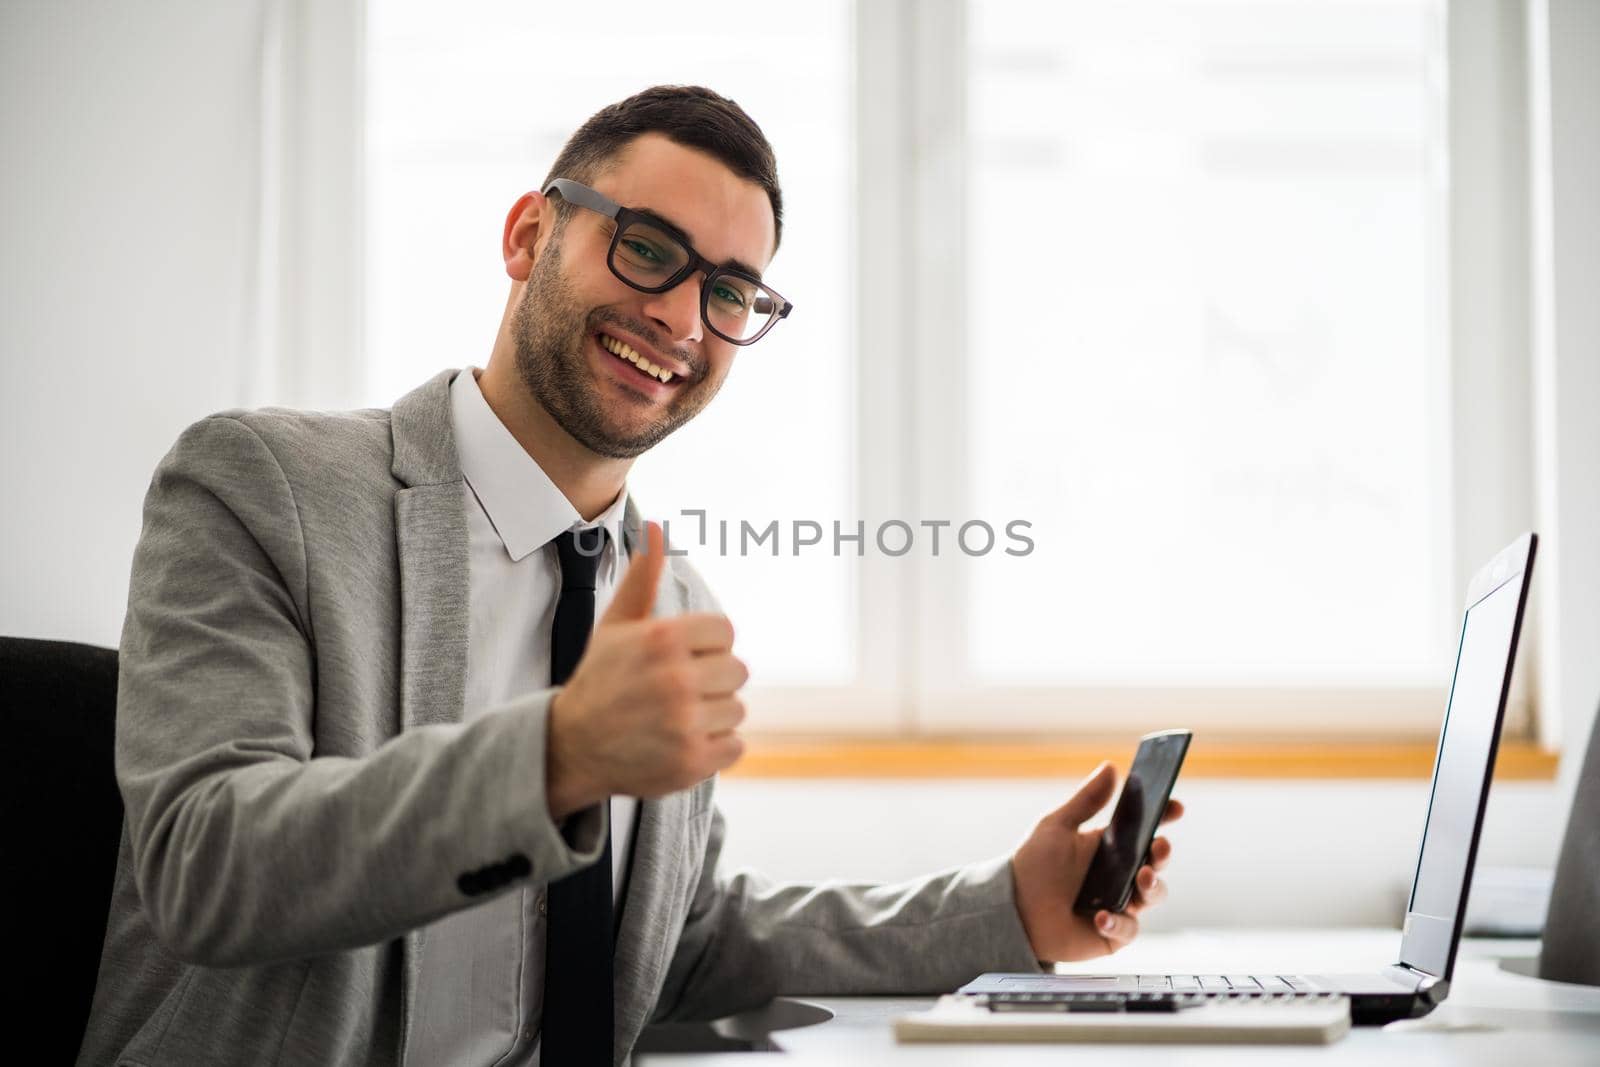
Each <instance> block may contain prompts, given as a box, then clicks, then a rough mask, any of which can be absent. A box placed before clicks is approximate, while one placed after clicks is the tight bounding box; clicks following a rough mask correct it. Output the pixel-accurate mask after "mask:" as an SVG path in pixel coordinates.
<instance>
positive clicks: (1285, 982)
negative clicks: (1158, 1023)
mask: <svg viewBox="0 0 1600 1067" xmlns="http://www.w3.org/2000/svg"><path fill="white" fill-rule="evenodd" d="M1145 990H1158V991H1159V990H1172V991H1173V992H1177V993H1233V994H1238V993H1248V994H1258V993H1311V992H1315V990H1314V989H1313V988H1312V986H1311V983H1310V982H1308V981H1306V980H1305V979H1304V978H1302V977H1301V976H1299V975H1285V974H1141V975H1140V976H1139V991H1140V992H1144V991H1145Z"/></svg>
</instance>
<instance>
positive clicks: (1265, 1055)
mask: <svg viewBox="0 0 1600 1067" xmlns="http://www.w3.org/2000/svg"><path fill="white" fill-rule="evenodd" d="M1399 943H1400V936H1399V934H1398V933H1397V932H1396V931H1393V930H1284V931H1260V930H1217V931H1205V932H1190V933H1178V934H1152V935H1147V936H1145V937H1143V938H1141V939H1140V940H1139V941H1138V942H1137V943H1136V944H1134V945H1132V946H1130V947H1129V948H1128V949H1126V950H1125V951H1123V952H1122V953H1120V954H1118V955H1117V956H1115V957H1112V958H1110V959H1105V960H1099V961H1091V962H1089V963H1086V964H1073V965H1070V966H1068V967H1064V968H1063V970H1065V971H1072V972H1086V973H1095V972H1110V971H1119V972H1126V971H1143V972H1157V973H1159V972H1175V973H1182V972H1188V973H1208V974H1215V973H1225V974H1240V973H1247V972H1251V971H1260V972H1268V973H1277V974H1285V973H1314V972H1341V971H1364V970H1372V969H1375V968H1377V967H1380V966H1382V965H1384V964H1386V963H1392V962H1393V961H1394V956H1395V953H1396V951H1397V949H1398V946H1399ZM1537 951H1538V943H1537V942H1534V941H1467V942H1466V943H1465V944H1463V946H1462V951H1461V958H1460V959H1459V960H1458V961H1457V963H1456V974H1455V981H1454V982H1453V983H1452V985H1451V989H1450V995H1449V997H1448V998H1447V999H1446V1000H1445V1002H1444V1003H1443V1004H1442V1005H1440V1007H1438V1008H1437V1009H1435V1010H1434V1011H1433V1012H1432V1013H1431V1014H1430V1015H1427V1016H1425V1017H1423V1018H1421V1019H1412V1020H1406V1021H1404V1022H1398V1023H1391V1024H1389V1025H1388V1026H1385V1027H1356V1028H1354V1029H1353V1030H1352V1031H1351V1032H1350V1035H1349V1036H1348V1037H1346V1038H1345V1039H1344V1040H1342V1041H1340V1042H1338V1043H1336V1044H1334V1045H1330V1046H1325V1047H1289V1046H1281V1045H1276V1046H1244V1045H1218V1046H1201V1045H1190V1046H1172V1045H1164V1046H1154V1045H1146V1046H1140V1045H1088V1044H1076V1045H947V1046H939V1045H921V1046H904V1045H897V1044H895V1040H894V1035H893V1033H892V1032H891V1030H890V1022H891V1020H893V1019H894V1018H895V1016H897V1015H902V1014H904V1013H906V1012H908V1011H917V1010H920V1009H923V1008H925V1007H927V1006H928V1005H930V1004H931V1003H932V998H928V997H911V998H896V997H813V998H807V999H808V1000H809V1002H810V1003H813V1004H819V1005H821V1006H823V1007H825V1008H827V1009H828V1010H830V1011H831V1012H833V1014H834V1018H833V1019H831V1020H829V1021H828V1022H825V1023H820V1024H818V1025H816V1026H809V1027H804V1028H801V1029H796V1030H786V1031H780V1032H778V1033H775V1034H773V1035H772V1040H773V1041H774V1042H775V1043H776V1044H777V1045H778V1046H779V1047H780V1048H782V1049H783V1050H784V1051H785V1052H788V1053H791V1054H792V1055H791V1056H790V1057H789V1060H790V1061H791V1062H796V1063H818V1064H821V1063H829V1064H839V1065H844V1067H849V1065H853V1064H879V1063H889V1064H895V1063H905V1064H940V1065H945V1064H948V1065H951V1067H955V1065H958V1064H959V1065H960V1067H975V1065H981V1064H991V1063H996V1064H997V1063H1006V1064H1046V1063H1049V1064H1056V1065H1059V1064H1061V1063H1063V1062H1065V1056H1064V1054H1068V1053H1070V1054H1071V1059H1072V1061H1073V1062H1078V1063H1092V1062H1106V1063H1112V1062H1114V1063H1116V1064H1117V1067H1126V1065H1128V1064H1134V1065H1138V1064H1157V1063H1159V1064H1202V1065H1209V1064H1218V1065H1221V1064H1236V1063H1241V1062H1245V1063H1257V1064H1269V1063H1270V1064H1289V1065H1293V1064H1299V1063H1306V1064H1310V1063H1318V1064H1323V1065H1327V1064H1332V1063H1339V1064H1362V1065H1366V1064H1390V1063H1392V1064H1397V1065H1398V1064H1405V1065H1406V1067H1433V1065H1435V1064H1440V1065H1443V1064H1451V1065H1456V1064H1465V1065H1478V1064H1482V1065H1486V1067H1487V1065H1491V1064H1492V1065H1495V1067H1500V1065H1504V1064H1526V1065H1529V1067H1532V1065H1533V1064H1538V1065H1540V1067H1543V1065H1546V1064H1572V1065H1579V1064H1582V1065H1584V1067H1594V1065H1596V1064H1600V989H1593V988H1586V987H1582V986H1571V985H1564V984H1561V983H1559V982H1546V981H1542V980H1540V979H1537V978H1533V977H1529V975H1530V974H1531V972H1532V961H1533V957H1534V956H1535V955H1536V954H1537ZM1506 961H1509V962H1506ZM1503 964H1504V965H1503ZM1519 967H1520V968H1521V971H1522V972H1523V973H1518V970H1517V968H1519ZM640 1062H641V1064H643V1065H647V1067H649V1065H659V1067H669V1065H670V1067H712V1065H720V1067H736V1065H740V1064H757V1063H767V1064H771V1063H772V1062H774V1058H773V1055H772V1054H771V1053H701V1054H695V1055H671V1056H668V1055H659V1054H658V1055H652V1056H646V1057H641V1059H640Z"/></svg>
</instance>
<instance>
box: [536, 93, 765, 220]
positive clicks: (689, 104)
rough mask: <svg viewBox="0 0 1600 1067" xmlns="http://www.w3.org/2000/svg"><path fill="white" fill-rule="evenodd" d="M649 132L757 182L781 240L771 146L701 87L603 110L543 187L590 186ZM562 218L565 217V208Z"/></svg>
mask: <svg viewBox="0 0 1600 1067" xmlns="http://www.w3.org/2000/svg"><path fill="white" fill-rule="evenodd" d="M646 133H659V134H662V135H663V136H665V137H666V138H667V139H668V140H670V141H672V142H674V143H675V144H680V145H683V146H684V147H685V148H693V149H697V150H699V151H701V152H704V153H706V154H707V155H709V156H712V157H713V158H715V159H716V160H717V161H719V162H720V163H722V164H723V165H724V166H726V167H727V168H728V169H729V170H731V171H733V172H734V173H735V174H737V175H739V177H741V178H744V179H746V180H748V181H752V182H755V183H756V184H757V185H759V186H761V188H762V190H763V191H764V192H765V193H766V194H767V199H768V200H769V201H770V202H771V203H772V224H773V247H774V248H776V247H777V245H778V242H779V241H780V240H782V239H783V192H782V191H781V190H780V189H779V188H778V160H777V157H776V156H774V155H773V152H772V145H771V144H769V143H768V142H767V137H766V135H765V134H763V133H762V132H761V127H760V126H757V125H756V122H755V120H754V119H752V118H751V117H750V116H749V115H747V114H745V111H744V109H743V108H741V107H740V106H739V105H738V104H736V103H734V102H733V101H732V100H729V99H728V98H727V97H725V96H721V95H719V94H717V93H714V92H712V91H711V90H710V89H706V88H703V87H701V86H698V85H657V86H653V87H652V88H649V89H646V90H644V91H643V92H639V93H634V94H633V95H632V96H630V97H628V98H627V99H626V100H622V101H618V102H617V103H615V104H611V105H609V106H607V107H603V108H601V109H600V110H599V111H596V112H595V113H594V114H593V115H591V116H589V118H588V120H587V121H586V122H584V124H583V125H582V126H579V127H578V129H577V131H576V132H575V133H573V135H572V136H571V137H569V138H567V143H566V144H565V145H564V146H562V149H561V154H560V155H558V156H556V161H555V163H553V164H552V165H551V167H550V173H549V174H548V175H547V176H546V177H545V180H544V184H545V185H549V184H550V181H551V179H553V178H571V179H572V180H573V181H578V182H583V183H584V184H589V183H590V182H592V181H593V179H594V178H595V177H596V176H598V175H600V174H602V173H604V172H605V171H606V169H607V168H608V167H609V165H610V164H611V163H612V162H613V161H615V159H616V157H617V156H618V155H619V154H620V153H621V152H622V150H623V149H624V148H625V147H627V145H628V144H629V143H630V142H632V141H633V139H634V138H636V137H639V136H641V135H642V134H646ZM560 215H561V216H562V217H563V219H564V218H565V216H566V215H567V206H566V204H564V203H563V204H562V205H561V209H560Z"/></svg>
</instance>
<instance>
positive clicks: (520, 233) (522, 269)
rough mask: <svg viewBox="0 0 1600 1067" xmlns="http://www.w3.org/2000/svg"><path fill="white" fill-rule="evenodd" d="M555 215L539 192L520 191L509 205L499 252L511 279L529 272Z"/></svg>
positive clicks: (547, 237)
mask: <svg viewBox="0 0 1600 1067" xmlns="http://www.w3.org/2000/svg"><path fill="white" fill-rule="evenodd" d="M555 218H556V216H555V205H554V204H552V203H550V200H549V198H548V197H546V196H545V195H544V194H543V193H537V192H529V193H523V194H522V196H520V197H519V198H518V199H517V202H516V203H515V204H512V205H511V210H510V211H509V212H508V213H507V214H506V227H505V232H504V233H503V234H502V235H501V239H500V254H501V256H502V257H503V258H504V259H505V261H506V274H507V275H509V276H510V277H511V279H512V280H513V281H519V282H525V281H527V280H528V275H529V274H531V273H533V264H534V262H535V261H536V260H538V258H539V253H540V252H542V251H543V250H544V242H545V241H547V240H548V239H549V236H550V230H551V227H552V226H553V225H554V224H555Z"/></svg>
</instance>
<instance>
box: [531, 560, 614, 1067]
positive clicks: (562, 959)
mask: <svg viewBox="0 0 1600 1067" xmlns="http://www.w3.org/2000/svg"><path fill="white" fill-rule="evenodd" d="M555 545H556V552H557V554H558V555H559V556H560V560H561V596H560V597H559V598H558V599H557V600H556V620H555V627H554V629H553V630H552V632H551V635H550V684H551V685H561V684H563V683H565V682H566V680H567V679H568V678H569V677H570V676H571V675H572V671H573V668H575V667H576V666H577V665H578V659H579V657H581V656H582V655H583V649H584V646H585V645H586V644H588V642H589V631H590V630H591V629H593V628H594V579H595V572H596V570H598V569H599V566H600V552H601V550H602V549H603V548H604V547H605V529H604V528H593V529H588V530H569V531H567V532H566V533H564V534H562V535H561V536H559V537H557V538H556V541H555ZM610 825H611V824H610V821H609V819H608V820H607V822H606V826H607V830H606V840H605V847H604V848H603V849H602V850H601V852H600V858H599V860H597V861H596V862H595V863H594V864H593V865H592V866H589V867H585V868H584V869H583V870H581V871H578V872H576V873H574V874H570V875H568V876H567V877H565V878H563V879H561V880H560V881H557V882H551V883H550V886H549V889H548V891H547V892H548V904H547V907H546V912H547V917H546V925H545V958H544V1021H543V1036H542V1037H541V1038H540V1052H539V1061H540V1062H541V1063H542V1064H544V1067H568V1065H576V1067H587V1065H590V1064H608V1063H610V1062H611V1046H612V1032H613V1030H614V1028H615V1009H614V1007H613V1004H612V987H611V981H612V979H611V949H612V945H611V831H610V829H609V827H610Z"/></svg>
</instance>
